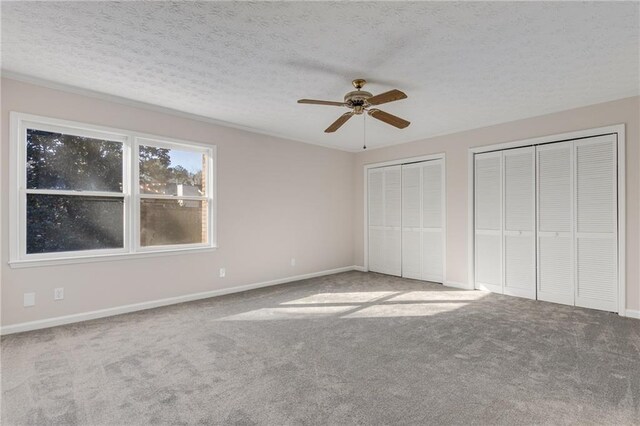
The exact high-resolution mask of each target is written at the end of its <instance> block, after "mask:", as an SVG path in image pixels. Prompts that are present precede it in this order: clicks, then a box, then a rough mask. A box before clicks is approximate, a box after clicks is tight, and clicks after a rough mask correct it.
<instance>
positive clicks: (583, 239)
mask: <svg viewBox="0 0 640 426" xmlns="http://www.w3.org/2000/svg"><path fill="white" fill-rule="evenodd" d="M469 166H470V179H471V182H470V187H469V188H470V191H469V192H470V195H471V197H472V198H471V200H470V206H471V211H470V229H471V230H472V232H471V235H470V237H469V239H470V241H471V250H472V253H473V255H472V256H471V259H470V261H471V262H472V264H471V266H470V268H469V270H470V275H471V277H472V283H473V287H474V288H476V289H480V290H488V291H491V292H496V293H501V294H507V295H512V296H519V297H525V298H529V299H537V300H543V301H548V302H554V303H562V304H566V305H574V306H580V307H585V308H591V309H599V310H604V311H609V312H618V313H620V314H621V315H624V306H625V280H624V275H625V274H624V209H625V203H624V188H625V185H624V126H623V125H619V126H611V127H607V128H600V129H594V130H589V131H583V132H575V133H571V134H564V135H558V136H555V137H545V138H538V139H532V140H528V141H521V142H514V143H509V144H501V145H494V146H488V147H482V148H474V149H472V150H471V151H470V159H469Z"/></svg>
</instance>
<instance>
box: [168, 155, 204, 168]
mask: <svg viewBox="0 0 640 426" xmlns="http://www.w3.org/2000/svg"><path fill="white" fill-rule="evenodd" d="M169 157H170V158H171V167H176V166H182V167H184V168H185V169H187V170H189V171H190V172H191V173H197V172H199V171H200V170H202V154H200V153H198V152H193V151H191V152H190V151H176V150H174V149H172V150H171V151H170V152H169Z"/></svg>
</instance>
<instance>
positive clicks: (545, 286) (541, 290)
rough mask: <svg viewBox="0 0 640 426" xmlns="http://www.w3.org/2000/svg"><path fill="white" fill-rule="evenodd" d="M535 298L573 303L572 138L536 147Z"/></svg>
mask: <svg viewBox="0 0 640 426" xmlns="http://www.w3.org/2000/svg"><path fill="white" fill-rule="evenodd" d="M536 157H537V180H538V190H537V193H538V194H537V207H538V208H537V220H538V226H537V228H538V245H537V248H538V279H537V281H538V282H537V285H538V299H539V300H545V301H548V302H555V303H564V304H568V305H573V304H574V258H573V257H574V256H573V222H574V221H573V198H574V196H573V194H574V191H573V142H560V143H553V144H548V145H542V146H538V147H536Z"/></svg>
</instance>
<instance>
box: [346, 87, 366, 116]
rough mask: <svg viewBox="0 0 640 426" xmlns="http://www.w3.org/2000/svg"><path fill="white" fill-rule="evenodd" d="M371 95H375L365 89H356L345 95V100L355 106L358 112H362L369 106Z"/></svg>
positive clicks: (350, 105) (352, 106) (355, 110)
mask: <svg viewBox="0 0 640 426" xmlns="http://www.w3.org/2000/svg"><path fill="white" fill-rule="evenodd" d="M371 96H373V95H372V94H371V93H369V92H365V91H364V90H354V91H353V92H349V93H347V94H346V95H344V102H345V103H346V104H347V105H349V107H351V108H353V110H354V112H355V113H356V114H362V113H363V111H364V108H366V107H368V106H369V103H368V102H367V99H369V98H370V97H371Z"/></svg>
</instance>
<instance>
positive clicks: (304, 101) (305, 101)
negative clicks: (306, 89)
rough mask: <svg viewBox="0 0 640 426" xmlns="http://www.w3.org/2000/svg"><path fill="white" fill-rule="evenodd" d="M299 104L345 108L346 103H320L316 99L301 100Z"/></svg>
mask: <svg viewBox="0 0 640 426" xmlns="http://www.w3.org/2000/svg"><path fill="white" fill-rule="evenodd" d="M298 103H299V104H312V105H332V106H345V105H347V104H345V103H344V102H334V101H318V100H316V99H300V100H299V101H298Z"/></svg>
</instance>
